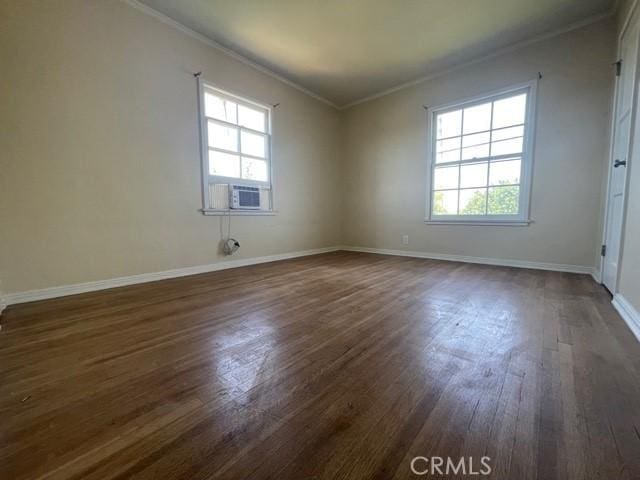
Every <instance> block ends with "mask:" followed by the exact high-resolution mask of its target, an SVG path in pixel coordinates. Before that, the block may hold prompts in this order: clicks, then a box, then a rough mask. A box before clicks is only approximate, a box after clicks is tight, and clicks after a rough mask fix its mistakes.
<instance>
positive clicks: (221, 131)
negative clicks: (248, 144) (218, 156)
mask: <svg viewBox="0 0 640 480" xmlns="http://www.w3.org/2000/svg"><path fill="white" fill-rule="evenodd" d="M208 135H209V146H210V147H215V148H222V149H224V150H231V151H232V152H237V151H238V129H237V128H234V127H226V126H224V125H220V124H219V123H215V122H209V128H208Z"/></svg>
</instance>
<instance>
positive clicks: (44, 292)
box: [0, 246, 640, 324]
mask: <svg viewBox="0 0 640 480" xmlns="http://www.w3.org/2000/svg"><path fill="white" fill-rule="evenodd" d="M337 250H346V251H351V252H367V253H378V254H382V255H398V256H403V257H416V258H429V259H433V260H448V261H453V262H467V263H480V264H485V265H498V266H504V267H518V268H533V269H538V270H553V271H558V272H570V273H584V274H590V275H592V276H594V278H596V272H595V270H594V268H593V267H586V266H580V265H563V264H558V263H542V262H530V261H524V260H506V259H499V258H484V257H469V256H466V255H450V254H443V253H426V252H412V251H406V250H389V249H382V248H368V247H352V246H339V247H325V248H316V249H313V250H303V251H298V252H289V253H281V254H276V255H267V256H264V257H253V258H246V259H244V258H243V259H238V260H222V261H220V262H217V263H212V264H208V265H197V266H193V267H185V268H177V269H173V270H165V271H162V272H152V273H142V274H138V275H130V276H126V277H117V278H111V279H107V280H97V281H93V282H85V283H77V284H72V285H63V286H59V287H50V288H43V289H39V290H29V291H25V292H17V293H10V294H7V295H5V296H4V297H0V313H2V310H3V309H4V308H5V307H6V306H7V305H13V304H16V303H25V302H33V301H36V300H45V299H48V298H56V297H64V296H67V295H75V294H78V293H86V292H94V291H97V290H105V289H108V288H115V287H124V286H126V285H135V284H138V283H147V282H153V281H157V280H165V279H168V278H177V277H185V276H188V275H196V274H199V273H207V272H215V271H217V270H225V269H228V268H237V267H244V266H248V265H257V264H259V263H267V262H275V261H278V260H286V259H289V258H297V257H304V256H307V255H317V254H319V253H327V252H335V251H337ZM596 281H598V280H597V278H596ZM639 324H640V322H639Z"/></svg>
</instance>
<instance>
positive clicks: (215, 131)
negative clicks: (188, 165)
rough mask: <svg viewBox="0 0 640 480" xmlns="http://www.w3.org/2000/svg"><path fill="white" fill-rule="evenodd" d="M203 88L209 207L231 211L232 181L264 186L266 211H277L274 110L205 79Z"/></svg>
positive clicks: (205, 190) (262, 196) (206, 205)
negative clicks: (274, 205)
mask: <svg viewBox="0 0 640 480" xmlns="http://www.w3.org/2000/svg"><path fill="white" fill-rule="evenodd" d="M199 90H200V112H201V115H200V121H201V135H202V157H203V183H204V188H203V197H204V209H203V211H205V213H206V212H207V211H208V212H213V211H216V210H219V211H227V210H228V209H229V203H228V191H229V190H228V188H229V185H231V184H240V185H250V186H253V187H258V188H259V189H260V199H261V200H260V204H261V208H260V209H261V210H271V158H270V157H271V155H270V150H271V148H270V145H271V123H270V122H271V119H270V113H271V110H270V109H269V107H266V106H264V105H260V104H258V103H255V102H252V101H250V100H246V99H243V98H240V97H237V96H235V95H231V94H230V93H227V92H224V91H222V90H220V89H217V88H215V87H213V86H211V85H209V84H207V83H205V82H200V89H199ZM239 210H241V209H239Z"/></svg>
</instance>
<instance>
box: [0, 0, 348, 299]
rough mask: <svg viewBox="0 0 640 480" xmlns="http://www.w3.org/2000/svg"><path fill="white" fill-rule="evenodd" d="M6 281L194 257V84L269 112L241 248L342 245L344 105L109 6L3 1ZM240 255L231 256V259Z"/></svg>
mask: <svg viewBox="0 0 640 480" xmlns="http://www.w3.org/2000/svg"><path fill="white" fill-rule="evenodd" d="M0 22H1V28H0V92H2V94H1V95H0V145H2V151H1V153H0V162H2V163H1V165H0V279H1V281H2V283H1V285H0V288H1V289H2V290H3V291H4V293H11V292H19V291H25V290H30V289H39V288H44V287H50V286H59V285H65V284H73V283H79V282H87V281H92V280H99V279H107V278H112V277H118V276H124V275H131V274H137V273H144V272H156V271H162V270H167V269H173V268H178V267H185V266H192V265H202V264H207V263H212V262H216V261H219V260H221V258H220V257H219V255H218V254H217V242H218V240H219V238H220V233H219V222H220V219H219V217H205V216H203V215H202V214H201V213H199V212H198V209H199V208H201V206H202V205H201V196H200V191H201V183H200V182H201V179H200V158H199V150H198V133H197V132H198V130H197V128H198V127H197V114H196V102H197V96H196V90H195V81H194V79H193V77H192V76H191V72H193V71H196V70H202V71H203V76H205V77H206V78H207V79H209V80H211V81H213V82H215V83H216V84H217V85H219V86H220V87H223V88H226V89H228V90H231V91H234V92H238V93H240V94H244V95H247V96H250V97H253V98H256V99H259V100H261V101H263V102H266V103H280V106H279V107H278V108H277V109H276V110H275V113H274V115H273V158H274V184H275V206H276V208H277V210H278V214H277V215H276V216H273V217H251V218H247V217H242V218H240V217H235V218H233V227H232V231H233V235H234V236H235V237H236V238H238V239H239V240H240V242H241V244H242V248H241V250H240V252H239V257H240V258H242V257H254V256H261V255H269V254H275V253H283V252H292V251H298V250H305V249H312V248H318V247H325V246H330V245H336V244H338V242H339V241H340V231H339V229H340V226H339V222H338V221H337V220H336V219H337V215H338V214H339V208H340V204H339V203H340V202H339V201H340V198H339V193H340V191H339V188H337V185H338V184H339V181H340V174H339V170H338V168H339V166H340V165H339V158H338V148H339V143H340V142H339V141H338V140H337V138H338V133H339V128H338V127H339V123H338V122H339V112H338V111H336V110H335V109H333V108H331V107H329V106H327V105H324V104H322V103H320V102H318V101H316V100H314V99H312V98H311V97H309V96H307V95H305V94H303V93H301V92H299V91H297V90H295V89H293V88H291V87H289V86H287V85H285V84H284V83H282V82H279V81H277V80H275V79H273V78H271V77H269V76H267V75H265V74H262V73H260V72H258V71H257V70H255V69H252V68H251V67H248V66H246V65H244V64H242V63H240V62H238V61H236V60H234V59H232V58H231V57H229V56H226V55H224V54H222V53H221V52H220V51H219V50H216V49H214V48H211V47H210V46H207V45H205V44H203V43H201V42H199V41H197V40H195V39H193V38H191V37H189V36H187V35H185V34H184V33H182V32H180V31H178V30H176V29H174V28H172V27H169V26H167V25H165V24H163V23H161V22H159V21H157V20H156V19H154V18H152V17H150V16H148V15H146V14H143V13H141V12H139V11H138V10H136V9H133V8H131V7H130V6H128V5H126V4H124V3H123V2H120V1H116V0H100V1H86V0H57V1H47V2H43V1H40V0H20V1H11V0H2V1H0ZM234 258H236V256H234Z"/></svg>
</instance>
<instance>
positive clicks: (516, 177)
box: [489, 160, 521, 185]
mask: <svg viewBox="0 0 640 480" xmlns="http://www.w3.org/2000/svg"><path fill="white" fill-rule="evenodd" d="M520 166H521V165H520V160H509V161H506V162H491V166H490V167H489V185H510V184H516V183H520Z"/></svg>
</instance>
